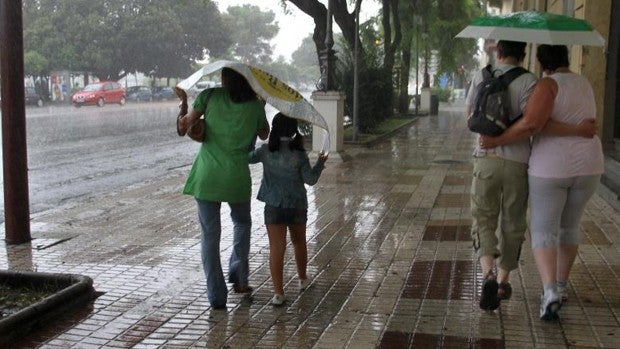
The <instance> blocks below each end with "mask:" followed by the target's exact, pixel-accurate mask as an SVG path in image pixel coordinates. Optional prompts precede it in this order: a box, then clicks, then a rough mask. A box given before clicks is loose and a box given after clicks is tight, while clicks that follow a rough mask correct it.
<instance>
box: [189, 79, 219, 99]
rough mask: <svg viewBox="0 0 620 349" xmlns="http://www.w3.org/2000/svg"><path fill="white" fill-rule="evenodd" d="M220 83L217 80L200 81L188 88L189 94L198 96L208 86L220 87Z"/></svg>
mask: <svg viewBox="0 0 620 349" xmlns="http://www.w3.org/2000/svg"><path fill="white" fill-rule="evenodd" d="M218 86H220V84H218V83H216V82H215V81H198V82H197V83H196V85H194V86H192V87H190V88H189V90H187V95H188V96H190V97H196V96H197V95H198V94H199V93H200V92H202V91H203V90H205V89H207V88H213V87H218Z"/></svg>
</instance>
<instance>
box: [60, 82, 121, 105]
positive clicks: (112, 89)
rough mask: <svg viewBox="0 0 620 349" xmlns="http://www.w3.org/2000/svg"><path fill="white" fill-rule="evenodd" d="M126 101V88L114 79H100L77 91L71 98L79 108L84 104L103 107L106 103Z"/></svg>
mask: <svg viewBox="0 0 620 349" xmlns="http://www.w3.org/2000/svg"><path fill="white" fill-rule="evenodd" d="M125 102H126V99H125V89H124V88H123V87H122V86H121V85H120V84H119V83H118V82H114V81H100V82H97V83H94V84H90V85H86V87H84V89H82V91H79V92H76V93H75V94H74V95H73V97H72V98H71V103H72V104H73V105H74V106H75V107H77V108H79V107H81V106H83V105H96V106H98V107H103V106H104V105H105V104H106V103H118V104H120V105H124V104H125Z"/></svg>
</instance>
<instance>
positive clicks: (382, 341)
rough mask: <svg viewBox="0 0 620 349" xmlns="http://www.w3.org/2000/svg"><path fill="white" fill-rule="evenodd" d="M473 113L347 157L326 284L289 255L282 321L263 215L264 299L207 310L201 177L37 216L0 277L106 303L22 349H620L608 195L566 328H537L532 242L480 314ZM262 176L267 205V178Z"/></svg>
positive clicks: (619, 237) (587, 243)
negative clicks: (40, 280) (301, 279)
mask: <svg viewBox="0 0 620 349" xmlns="http://www.w3.org/2000/svg"><path fill="white" fill-rule="evenodd" d="M461 110H462V109H461V108H459V107H458V106H454V107H445V106H442V109H441V112H440V115H439V116H430V117H428V116H425V117H420V118H419V119H418V120H416V121H415V122H414V123H413V124H412V125H411V126H410V127H407V128H406V129H404V130H402V131H401V132H399V133H397V134H395V135H394V136H392V137H390V138H389V139H386V140H384V141H381V142H379V143H377V144H375V145H373V146H370V147H361V146H351V145H347V146H346V153H347V154H348V155H349V156H350V158H351V160H350V161H347V162H343V163H331V162H330V163H328V166H327V168H326V170H325V172H324V174H323V176H322V177H321V179H320V180H319V183H318V184H317V185H316V186H314V187H312V188H310V189H309V199H310V208H309V222H308V252H309V263H308V264H309V273H310V275H312V276H313V281H312V284H311V287H310V288H309V289H307V290H306V291H305V292H303V293H301V294H299V293H298V291H297V279H296V277H295V265H294V261H293V257H292V253H291V252H292V251H291V248H289V249H288V250H287V260H288V262H287V264H286V267H285V281H286V288H285V291H286V293H287V297H288V302H287V303H286V306H285V307H282V308H274V307H272V306H271V305H269V304H268V302H269V300H270V298H271V295H272V294H271V283H270V281H269V267H268V252H269V251H268V239H267V235H266V231H265V228H264V225H263V224H262V223H261V222H262V204H261V203H259V202H257V201H254V202H253V217H254V225H253V235H252V248H251V252H250V268H251V275H250V282H251V284H252V285H253V286H255V288H256V289H255V292H254V296H253V299H247V298H243V297H241V296H238V295H234V294H231V295H230V296H229V300H228V308H227V310H226V311H221V310H219V311H218V310H212V309H211V308H210V307H209V305H208V302H207V301H206V297H205V280H204V275H203V272H202V268H201V264H200V252H199V251H200V249H199V245H200V239H199V238H200V235H199V228H198V223H197V215H196V208H195V203H194V201H193V199H191V198H189V197H186V196H183V195H181V194H180V191H181V187H182V185H183V180H184V178H185V175H186V173H187V171H188V168H182V169H178V170H176V171H173V174H172V175H169V176H167V177H165V178H161V179H160V180H157V181H154V182H151V183H144V184H142V185H139V186H133V187H130V188H127V189H126V190H124V191H122V192H118V193H114V194H111V195H109V196H106V197H101V198H97V199H92V200H85V201H82V202H80V203H79V205H77V204H75V203H73V204H72V205H67V206H65V207H60V208H58V209H56V210H53V211H47V212H45V213H43V214H39V215H37V216H35V217H33V220H32V230H33V237H34V238H35V240H33V242H32V244H26V245H20V246H11V247H6V246H5V245H4V244H0V268H2V269H12V270H37V271H45V272H61V273H74V274H82V275H87V276H89V277H91V278H93V280H94V284H95V289H96V290H97V291H98V292H100V293H101V295H100V296H99V297H98V298H97V299H96V300H95V301H94V302H93V304H92V307H90V308H88V309H85V310H83V311H80V312H78V313H73V314H71V315H70V316H66V317H63V318H60V319H58V320H57V321H54V322H51V323H49V326H47V327H46V328H45V330H43V331H41V332H36V333H32V334H31V335H30V336H28V338H26V339H25V340H24V341H22V342H20V343H19V344H16V345H15V347H16V348H37V347H41V348H220V347H222V348H276V347H281V348H296V349H299V348H390V349H392V348H396V349H397V348H534V347H539V348H620V292H619V291H618V290H619V289H620V281H619V274H620V251H619V250H620V232H619V229H618V224H619V222H620V215H619V214H618V212H616V211H614V210H613V209H612V208H611V207H610V206H609V205H607V204H606V203H605V202H604V201H603V200H602V199H601V198H600V197H599V196H595V197H594V198H593V199H592V200H591V201H590V203H589V205H588V208H587V212H586V214H585V216H584V219H583V222H582V230H583V233H584V244H583V245H582V246H581V248H580V253H579V256H578V258H577V261H576V263H575V267H574V272H573V273H572V275H571V279H570V293H569V297H570V301H569V303H568V304H566V305H565V306H564V307H563V308H562V311H561V316H562V319H561V321H560V322H553V323H544V322H541V321H540V320H539V318H538V307H539V294H540V281H539V279H538V276H537V272H536V268H535V265H534V263H533V259H532V256H531V252H530V249H529V246H528V244H529V237H528V241H526V243H525V245H524V248H523V253H522V261H521V263H520V268H519V270H518V271H516V272H515V273H513V275H512V284H513V288H514V293H513V297H512V299H511V300H510V301H507V302H503V303H502V305H501V308H500V309H499V310H498V311H496V312H494V313H487V312H483V311H481V310H480V309H479V308H478V305H477V299H476V298H477V292H476V290H477V289H478V288H479V283H480V280H481V276H480V275H479V274H478V273H477V269H476V264H475V260H474V258H473V253H472V248H471V242H470V241H469V235H468V232H469V228H470V224H471V220H470V215H469V194H468V193H469V189H470V181H471V168H472V166H471V158H470V153H471V149H472V144H473V143H472V142H473V139H474V138H473V136H472V135H471V134H470V132H468V131H467V130H466V128H465V126H464V124H463V120H462V119H461ZM252 176H253V183H254V193H256V192H257V189H258V184H259V182H260V176H261V168H260V165H258V166H254V167H253V170H252ZM224 207H225V208H224V209H223V217H225V219H224V220H223V224H224V227H225V228H224V232H223V234H222V235H223V240H222V246H221V248H222V256H223V260H224V261H226V260H227V259H228V256H229V255H230V250H231V240H230V239H229V238H228V237H229V236H230V235H231V234H230V233H231V226H230V221H229V219H228V218H227V215H228V209H227V208H226V206H224ZM64 239H68V240H66V241H63V242H60V243H58V244H55V245H53V244H54V243H56V242H59V241H62V240H64ZM50 245H51V246H50ZM225 264H226V263H225Z"/></svg>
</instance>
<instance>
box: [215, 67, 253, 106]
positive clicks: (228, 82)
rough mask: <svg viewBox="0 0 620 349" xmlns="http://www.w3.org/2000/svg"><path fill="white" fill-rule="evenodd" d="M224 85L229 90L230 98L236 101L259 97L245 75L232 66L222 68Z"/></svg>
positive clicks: (240, 101) (241, 101)
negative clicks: (231, 67)
mask: <svg viewBox="0 0 620 349" xmlns="http://www.w3.org/2000/svg"><path fill="white" fill-rule="evenodd" d="M222 86H223V87H224V88H225V89H226V91H228V94H229V95H230V99H232V101H233V102H235V103H243V102H247V101H251V100H254V99H257V97H256V92H254V90H252V87H250V84H249V83H248V81H247V80H246V79H245V77H244V76H243V75H241V74H239V73H237V72H236V71H234V70H232V69H230V68H223V69H222Z"/></svg>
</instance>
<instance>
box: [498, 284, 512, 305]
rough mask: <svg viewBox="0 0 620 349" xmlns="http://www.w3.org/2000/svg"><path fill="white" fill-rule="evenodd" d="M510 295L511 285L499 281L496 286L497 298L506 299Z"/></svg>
mask: <svg viewBox="0 0 620 349" xmlns="http://www.w3.org/2000/svg"><path fill="white" fill-rule="evenodd" d="M510 297H512V286H511V285H510V282H500V283H499V284H498V286H497V298H499V299H500V300H502V301H507V300H509V299H510Z"/></svg>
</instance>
